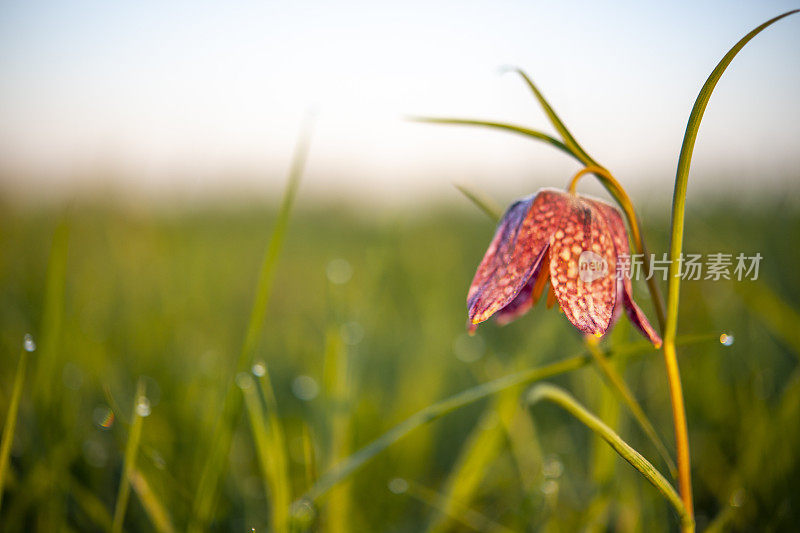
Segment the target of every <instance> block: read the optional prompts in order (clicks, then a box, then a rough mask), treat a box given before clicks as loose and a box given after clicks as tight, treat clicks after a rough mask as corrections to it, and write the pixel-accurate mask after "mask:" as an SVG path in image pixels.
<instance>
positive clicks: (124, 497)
mask: <svg viewBox="0 0 800 533" xmlns="http://www.w3.org/2000/svg"><path fill="white" fill-rule="evenodd" d="M144 393H145V384H144V380H143V379H141V378H140V379H139V382H138V383H137V385H136V395H135V396H134V398H133V409H132V413H131V426H130V430H129V431H128V443H127V445H126V446H125V457H124V459H123V463H122V477H121V478H120V480H119V489H118V490H117V501H116V504H115V506H114V521H113V523H112V525H111V533H120V532H121V531H122V522H123V521H124V520H125V510H126V509H127V508H128V496H129V495H130V492H131V479H132V477H133V472H134V470H135V469H136V455H137V454H138V453H139V442H140V441H141V438H142V422H143V420H144V418H143V416H142V415H143V413H142V412H141V410H140V409H139V406H140V403H141V402H143V401H146V399H147V398H146V397H145V395H144ZM145 416H146V415H145Z"/></svg>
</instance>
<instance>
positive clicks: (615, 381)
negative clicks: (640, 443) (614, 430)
mask: <svg viewBox="0 0 800 533" xmlns="http://www.w3.org/2000/svg"><path fill="white" fill-rule="evenodd" d="M586 346H587V348H588V349H589V353H590V354H592V357H593V358H594V361H595V363H596V364H597V366H598V368H600V371H601V373H602V374H603V376H604V377H605V378H606V380H607V381H608V384H609V385H610V386H611V388H612V390H613V391H614V392H615V393H616V394H617V396H618V397H619V399H620V400H622V403H624V404H625V406H626V407H627V408H628V410H629V411H630V412H631V414H632V415H633V418H634V420H636V423H637V424H639V427H640V428H641V429H642V431H643V432H644V434H645V435H647V438H648V439H650V442H651V443H652V444H653V446H655V448H656V451H658V454H659V455H660V456H661V458H662V459H663V460H664V463H665V464H666V465H667V468H669V472H670V475H671V476H672V477H676V476H677V475H678V470H677V468H676V467H675V462H674V461H673V460H672V457H671V456H670V454H669V451H668V450H667V447H666V446H665V445H664V441H662V440H661V437H659V436H658V432H656V428H655V427H653V424H652V422H650V419H649V418H647V414H646V413H645V412H644V409H642V406H641V405H640V404H639V402H638V401H637V400H636V397H635V396H634V395H633V393H632V392H631V389H630V388H628V385H627V384H626V383H625V380H623V379H622V376H620V375H619V372H617V370H616V369H615V368H614V366H613V365H612V364H611V363H610V362H609V361H608V359H607V358H606V356H605V355H603V352H602V351H601V350H600V348H599V347H598V346H597V339H595V338H593V337H591V338H587V339H586Z"/></svg>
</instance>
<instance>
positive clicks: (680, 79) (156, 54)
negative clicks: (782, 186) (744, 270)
mask: <svg viewBox="0 0 800 533" xmlns="http://www.w3.org/2000/svg"><path fill="white" fill-rule="evenodd" d="M793 7H798V6H797V5H796V4H793V3H792V2H782V1H774V2H734V1H729V0H728V1H710V2H697V1H692V2H641V1H631V2H614V3H607V2H552V1H550V2H523V1H496V2H455V1H450V2H419V1H404V2H393V3H385V4H384V3H380V2H296V1H295V2H289V1H286V2H276V1H272V2H155V1H137V2H124V1H120V2H109V1H75V2H59V1H38V2H37V1H9V0H4V1H3V2H2V4H0V169H2V170H4V171H5V173H4V174H3V176H5V177H4V178H3V179H4V180H5V181H6V184H7V185H8V184H10V181H9V180H10V178H9V176H10V175H11V174H12V173H14V174H15V175H17V176H24V177H25V181H24V184H22V185H20V183H19V181H17V182H16V183H15V184H14V187H16V188H18V189H19V188H22V189H25V190H26V191H28V192H30V191H36V190H72V189H74V188H76V187H87V186H92V185H93V184H96V182H97V181H98V180H99V181H104V180H115V181H113V183H112V184H116V185H121V186H124V187H126V188H133V189H136V190H143V191H148V192H157V193H161V192H164V191H169V192H173V193H174V192H177V193H178V194H180V195H186V196H196V195H203V194H206V193H208V192H211V193H214V194H218V193H219V192H220V191H226V190H246V189H248V188H252V187H256V188H258V189H261V190H272V189H273V188H274V187H275V186H276V185H277V184H279V183H280V181H281V180H282V173H283V171H284V170H285V168H286V167H287V165H288V160H289V157H290V154H291V149H292V146H293V144H294V142H295V136H296V132H297V129H298V126H299V123H300V121H301V118H302V116H303V113H304V112H305V110H306V109H308V108H309V107H310V106H317V107H318V108H319V119H318V123H317V129H316V133H315V137H314V141H313V146H312V155H311V159H310V161H309V166H308V180H307V182H306V184H305V186H304V187H305V188H306V190H307V191H308V193H309V194H313V193H317V194H321V195H325V194H330V193H333V192H338V193H347V194H350V193H351V192H353V191H358V192H360V193H361V194H362V195H363V196H365V197H380V198H394V197H406V198H414V197H418V196H420V195H441V194H450V183H451V182H453V181H466V182H470V183H473V184H475V185H477V186H479V187H482V188H484V189H487V190H489V191H492V192H493V193H496V194H497V195H498V196H500V197H504V195H505V196H513V195H516V194H523V193H525V192H526V191H527V190H530V189H533V188H536V187H538V186H543V185H560V184H561V183H562V182H565V181H566V180H567V179H568V177H569V174H570V173H571V172H573V171H574V170H575V169H576V164H575V163H574V162H572V161H571V160H569V159H567V158H566V157H565V156H563V155H561V154H559V153H556V152H554V151H553V150H551V149H549V148H547V147H544V146H539V145H536V144H533V143H532V142H529V141H526V140H524V139H519V138H515V137H513V136H507V135H503V134H501V133H495V132H489V131H478V130H467V129H461V130H459V129H456V128H445V127H435V126H426V125H419V124H412V123H408V122H405V121H404V120H403V119H402V117H403V116H404V115H407V114H431V115H454V116H463V117H480V118H491V119H503V120H509V121H514V122H518V123H523V124H527V125H530V126H533V127H540V128H542V129H546V130H548V131H549V129H550V128H549V127H548V124H547V122H546V119H545V118H544V116H543V115H542V114H541V112H540V111H539V110H538V109H537V107H536V104H535V102H534V100H533V99H532V98H531V97H530V95H529V94H528V92H527V91H526V89H525V87H524V85H523V84H521V83H520V81H519V80H518V79H517V78H515V77H514V76H513V75H508V74H506V75H499V74H498V70H499V68H500V67H502V66H504V65H518V66H520V67H522V68H524V69H525V70H527V71H528V72H529V73H530V74H531V76H532V77H533V78H534V79H535V80H536V81H537V83H538V84H539V86H540V88H541V89H542V90H543V92H544V93H545V94H546V95H547V96H548V97H549V98H550V100H551V102H552V104H553V105H554V107H555V108H556V109H557V110H558V111H559V113H560V114H561V115H562V118H564V120H565V121H566V122H567V123H568V124H569V125H570V127H571V128H572V130H573V133H575V135H576V136H577V137H578V138H579V140H581V141H582V142H583V144H584V145H585V147H586V148H587V149H588V150H589V152H590V153H592V154H593V155H595V157H596V158H597V159H599V160H600V161H601V162H603V163H604V164H605V165H606V166H608V167H609V168H611V169H612V170H613V171H615V172H616V174H617V175H618V177H619V178H620V179H621V180H622V181H623V183H626V184H628V185H630V186H631V187H632V188H638V189H639V190H650V189H651V188H653V187H655V188H663V189H664V190H670V188H671V185H670V184H671V180H672V178H673V176H674V171H675V163H676V157H677V151H678V148H679V146H680V141H681V138H682V136H683V130H684V128H685V125H686V119H687V117H688V113H689V110H690V108H691V105H692V103H693V101H694V98H695V96H696V95H697V92H698V90H699V88H700V86H701V85H702V83H703V81H704V80H705V78H706V77H707V76H708V74H709V73H710V71H711V69H712V68H713V67H714V65H715V64H716V62H717V61H718V60H719V59H720V58H721V57H722V55H723V54H724V53H725V52H726V51H727V50H728V49H729V48H730V46H731V45H732V44H733V43H734V42H735V41H736V40H738V39H739V38H740V37H741V36H743V35H744V34H745V33H746V32H747V31H749V30H750V29H752V28H753V27H754V26H756V25H757V24H759V23H761V22H763V21H764V20H766V19H768V18H770V17H772V16H774V15H776V14H779V13H781V12H783V11H786V10H789V9H791V8H793ZM798 95H800V15H797V16H795V17H791V18H789V19H787V20H785V21H781V22H780V23H778V24H777V25H776V26H774V27H773V28H771V29H769V30H767V31H766V32H765V33H763V34H761V35H760V36H758V37H757V38H756V40H755V41H753V42H752V43H751V44H750V45H749V46H748V48H746V49H745V50H744V51H743V52H742V53H741V54H740V56H739V57H737V58H736V60H735V61H734V63H733V65H732V67H731V68H730V69H729V71H728V72H727V73H726V75H725V77H724V78H723V80H722V81H721V83H720V85H719V86H718V89H717V92H716V93H715V95H714V96H713V98H712V101H711V104H710V106H709V108H708V111H707V114H706V118H705V121H704V123H703V127H702V129H701V134H700V140H699V142H698V146H697V150H696V156H695V157H696V159H695V169H696V174H697V175H698V176H701V177H699V178H698V179H700V180H701V181H700V183H701V184H705V186H707V187H708V186H719V187H727V186H728V185H729V184H736V183H741V182H744V181H748V180H749V181H752V180H755V179H758V180H764V179H768V180H770V179H777V180H781V179H783V180H785V179H787V177H789V176H797V175H798V172H797V168H798V165H800V102H798V100H799V99H798ZM112 175H113V176H115V177H113V178H111V177H109V176H112ZM702 180H705V181H702ZM645 186H646V188H645Z"/></svg>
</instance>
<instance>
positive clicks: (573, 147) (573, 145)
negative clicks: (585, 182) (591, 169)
mask: <svg viewBox="0 0 800 533" xmlns="http://www.w3.org/2000/svg"><path fill="white" fill-rule="evenodd" d="M514 70H515V71H516V72H517V73H518V74H519V75H520V76H522V79H524V80H525V83H527V84H528V87H529V88H530V90H531V91H532V92H533V95H534V96H535V97H536V99H537V100H538V101H539V105H541V106H542V109H543V110H544V112H545V114H546V115H547V118H548V119H550V123H551V124H553V127H554V128H555V129H556V131H557V132H558V133H559V135H561V138H562V139H564V144H565V145H566V147H567V149H568V150H569V151H570V153H572V154H574V156H575V158H576V159H578V160H579V161H581V162H582V163H583V164H584V165H587V166H588V165H597V164H598V163H597V162H596V161H595V160H594V159H592V157H591V156H590V155H589V154H587V153H586V150H584V149H583V147H581V145H580V144H578V141H577V140H576V139H575V137H573V136H572V133H570V131H569V129H567V126H566V124H564V122H562V121H561V119H560V118H559V117H558V115H557V114H556V112H555V110H554V109H553V108H552V106H550V103H549V102H548V101H547V100H546V99H545V97H544V95H543V94H542V93H541V91H539V89H538V88H537V87H536V85H535V84H534V83H533V81H532V80H531V79H530V78H529V77H528V75H527V74H525V72H524V71H522V69H518V68H516V69H514Z"/></svg>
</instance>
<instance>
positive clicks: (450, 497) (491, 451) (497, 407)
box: [428, 387, 520, 533]
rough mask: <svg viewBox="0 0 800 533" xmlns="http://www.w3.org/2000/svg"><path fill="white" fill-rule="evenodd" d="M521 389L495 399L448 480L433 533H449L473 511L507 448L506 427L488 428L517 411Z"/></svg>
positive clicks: (430, 530)
mask: <svg viewBox="0 0 800 533" xmlns="http://www.w3.org/2000/svg"><path fill="white" fill-rule="evenodd" d="M519 393H520V390H519V388H518V387H517V388H511V389H507V390H505V391H504V392H503V393H502V394H500V395H498V396H497V397H496V398H495V401H494V402H492V404H491V405H490V406H489V407H488V408H487V409H486V411H485V412H484V414H483V416H482V417H481V419H480V420H479V421H478V422H477V423H476V424H475V427H474V429H473V430H472V432H471V433H470V435H469V437H468V438H467V440H466V441H465V443H464V445H463V447H462V450H461V454H460V456H459V458H458V460H457V461H456V464H455V466H454V467H453V470H452V471H451V473H450V475H449V476H448V477H447V481H446V483H445V487H446V489H445V491H444V494H441V495H438V496H439V497H438V498H437V501H438V505H437V506H436V507H437V509H439V510H440V511H441V514H439V515H438V516H436V517H435V519H434V520H433V521H432V522H431V525H430V527H429V528H428V531H429V532H432V533H434V532H443V531H446V530H448V529H449V527H448V525H449V524H448V522H449V520H448V519H451V518H453V517H457V516H459V515H460V510H461V509H466V508H469V507H470V504H471V503H472V499H473V498H474V496H475V493H476V492H477V491H478V489H479V488H480V485H481V481H483V478H484V475H485V474H486V471H487V470H488V468H489V467H490V466H491V464H492V462H493V461H494V460H495V459H496V458H497V455H498V453H499V451H500V449H501V447H502V446H503V445H504V444H505V428H504V427H503V424H502V423H496V424H494V426H489V427H487V426H488V422H490V421H492V420H496V417H500V418H510V417H511V416H513V413H514V411H516V409H517V403H518V400H517V398H518V397H519Z"/></svg>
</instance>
